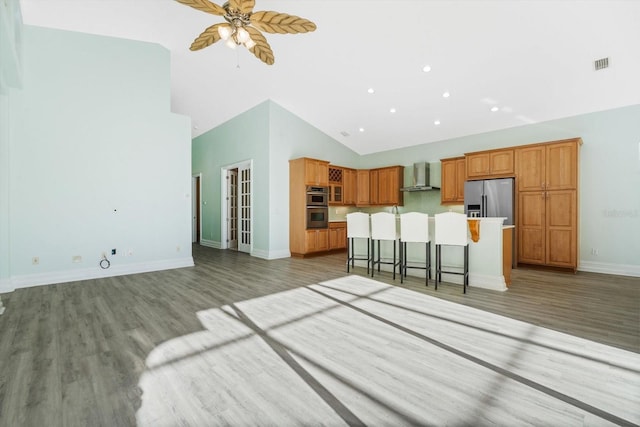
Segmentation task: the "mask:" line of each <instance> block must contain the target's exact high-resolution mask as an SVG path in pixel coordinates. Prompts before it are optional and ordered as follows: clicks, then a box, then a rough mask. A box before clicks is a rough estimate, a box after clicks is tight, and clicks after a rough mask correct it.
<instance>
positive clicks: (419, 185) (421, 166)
mask: <svg viewBox="0 0 640 427" xmlns="http://www.w3.org/2000/svg"><path fill="white" fill-rule="evenodd" d="M439 189H440V187H432V186H431V185H429V163H427V162H418V163H414V164H413V182H412V183H411V185H409V186H406V187H402V188H401V189H400V190H402V191H430V190H439Z"/></svg>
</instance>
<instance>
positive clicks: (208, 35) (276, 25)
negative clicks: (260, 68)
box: [176, 0, 316, 65]
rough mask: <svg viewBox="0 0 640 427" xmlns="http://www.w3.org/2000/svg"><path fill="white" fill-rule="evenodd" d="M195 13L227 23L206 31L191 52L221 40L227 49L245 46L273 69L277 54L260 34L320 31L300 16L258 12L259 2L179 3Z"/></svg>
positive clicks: (188, 0)
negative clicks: (218, 18) (220, 19)
mask: <svg viewBox="0 0 640 427" xmlns="http://www.w3.org/2000/svg"><path fill="white" fill-rule="evenodd" d="M176 1H178V2H180V3H182V4H186V5H187V6H191V7H192V8H194V9H198V10H201V11H203V12H207V13H211V14H213V15H218V16H222V17H223V18H224V19H225V21H227V22H226V23H221V24H214V25H212V26H210V27H209V28H207V29H206V30H204V31H203V32H202V34H200V35H199V36H198V37H197V38H196V39H195V40H194V41H193V43H191V47H189V49H191V50H200V49H203V48H205V47H207V46H209V45H212V44H213V43H215V42H217V41H218V40H221V39H222V40H225V41H226V44H227V46H229V47H232V48H235V47H236V46H240V45H243V46H245V47H246V48H247V49H249V51H250V52H251V53H253V54H254V55H255V56H256V57H257V58H258V59H259V60H261V61H262V62H264V63H265V64H268V65H272V64H273V62H274V56H273V51H272V50H271V46H269V43H268V42H267V39H266V38H265V37H264V35H262V33H261V32H260V31H264V32H267V33H280V34H297V33H307V32H310V31H314V30H315V29H316V24H314V23H313V22H311V21H309V20H308V19H305V18H300V17H299V16H295V15H289V14H286V13H279V12H273V11H260V12H254V11H253V7H254V6H255V0H229V1H228V2H226V3H224V4H223V5H222V6H219V5H217V4H215V3H212V2H210V1H209V0H176Z"/></svg>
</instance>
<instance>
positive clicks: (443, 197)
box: [440, 157, 467, 205]
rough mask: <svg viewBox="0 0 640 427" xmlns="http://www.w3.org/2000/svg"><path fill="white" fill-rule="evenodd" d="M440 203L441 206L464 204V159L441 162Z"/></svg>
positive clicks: (457, 158)
mask: <svg viewBox="0 0 640 427" xmlns="http://www.w3.org/2000/svg"><path fill="white" fill-rule="evenodd" d="M441 165H442V167H441V170H440V174H441V184H440V203H441V204H443V205H461V204H463V203H464V181H465V180H466V174H467V171H466V163H465V158H464V157H452V158H449V159H442V160H441Z"/></svg>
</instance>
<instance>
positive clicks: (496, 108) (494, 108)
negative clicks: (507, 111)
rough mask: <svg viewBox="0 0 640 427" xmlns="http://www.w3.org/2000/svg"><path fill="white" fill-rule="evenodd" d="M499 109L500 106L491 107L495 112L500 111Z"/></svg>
mask: <svg viewBox="0 0 640 427" xmlns="http://www.w3.org/2000/svg"><path fill="white" fill-rule="evenodd" d="M498 110H499V108H498V107H491V111H493V112H494V113H495V112H496V111H498Z"/></svg>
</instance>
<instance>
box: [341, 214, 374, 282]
mask: <svg viewBox="0 0 640 427" xmlns="http://www.w3.org/2000/svg"><path fill="white" fill-rule="evenodd" d="M354 239H367V257H366V258H363V256H362V255H361V254H356V253H355V244H354V243H355V241H354ZM370 242H371V226H370V224H369V214H366V213H363V212H352V213H348V214H347V273H348V272H349V264H351V268H353V267H354V266H355V261H356V260H362V261H365V260H366V261H367V274H369V264H370V263H371V261H372V258H371V255H370V252H369V251H370V249H371V246H370Z"/></svg>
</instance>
